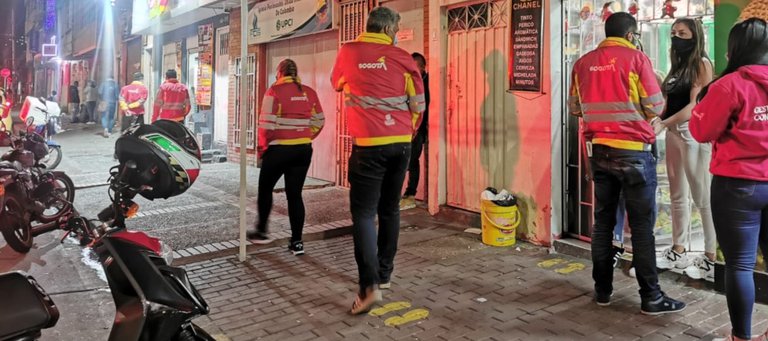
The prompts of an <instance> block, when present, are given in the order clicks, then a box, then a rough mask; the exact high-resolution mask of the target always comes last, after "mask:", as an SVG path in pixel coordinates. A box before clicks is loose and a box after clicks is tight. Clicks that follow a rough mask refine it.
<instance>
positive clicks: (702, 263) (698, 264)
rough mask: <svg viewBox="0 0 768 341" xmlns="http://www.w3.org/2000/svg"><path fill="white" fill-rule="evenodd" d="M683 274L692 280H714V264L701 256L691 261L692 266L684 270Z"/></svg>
mask: <svg viewBox="0 0 768 341" xmlns="http://www.w3.org/2000/svg"><path fill="white" fill-rule="evenodd" d="M685 274H686V275H688V277H690V278H693V279H704V280H707V281H714V280H715V262H713V261H711V260H709V258H707V256H705V255H701V256H698V257H696V258H694V260H693V265H691V266H689V267H687V268H685Z"/></svg>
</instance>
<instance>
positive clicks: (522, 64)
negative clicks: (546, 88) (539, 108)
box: [509, 0, 544, 92]
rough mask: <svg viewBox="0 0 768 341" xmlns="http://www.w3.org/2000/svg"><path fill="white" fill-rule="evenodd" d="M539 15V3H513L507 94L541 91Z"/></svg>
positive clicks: (539, 0)
mask: <svg viewBox="0 0 768 341" xmlns="http://www.w3.org/2000/svg"><path fill="white" fill-rule="evenodd" d="M542 12H543V1H542V0H512V44H510V45H511V46H512V48H511V51H510V58H509V60H510V65H509V89H510V91H531V92H541V67H542V62H541V60H542V57H543V56H542V53H541V50H542V44H543V43H544V42H543V40H542V37H543V33H544V31H543V29H542V26H543V20H542V19H543V16H542Z"/></svg>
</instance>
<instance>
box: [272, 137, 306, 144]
mask: <svg viewBox="0 0 768 341" xmlns="http://www.w3.org/2000/svg"><path fill="white" fill-rule="evenodd" d="M309 143H312V139H311V138H309V137H300V138H297V139H278V140H272V141H270V142H269V145H271V146H274V145H283V146H295V145H297V144H309Z"/></svg>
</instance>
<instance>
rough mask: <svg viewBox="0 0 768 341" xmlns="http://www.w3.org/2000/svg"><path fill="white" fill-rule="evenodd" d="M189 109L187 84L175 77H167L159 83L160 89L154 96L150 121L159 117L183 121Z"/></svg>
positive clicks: (190, 106)
mask: <svg viewBox="0 0 768 341" xmlns="http://www.w3.org/2000/svg"><path fill="white" fill-rule="evenodd" d="M191 109H192V104H191V102H190V101H189V91H188V90H187V86H186V85H184V84H181V83H179V81H178V80H177V79H169V80H166V81H165V82H164V83H163V84H162V85H160V90H158V92H157V96H155V104H154V107H153V110H152V122H154V121H157V120H160V119H163V120H172V121H184V118H185V117H187V114H189V111H190V110H191Z"/></svg>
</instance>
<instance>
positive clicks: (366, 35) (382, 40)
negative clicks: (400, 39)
mask: <svg viewBox="0 0 768 341" xmlns="http://www.w3.org/2000/svg"><path fill="white" fill-rule="evenodd" d="M357 41H359V42H364V43H375V44H383V45H392V38H390V37H389V36H388V35H386V34H384V33H371V32H363V33H362V34H360V35H359V36H357Z"/></svg>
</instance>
